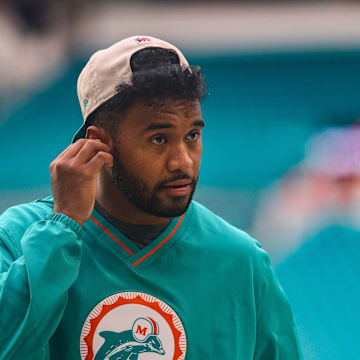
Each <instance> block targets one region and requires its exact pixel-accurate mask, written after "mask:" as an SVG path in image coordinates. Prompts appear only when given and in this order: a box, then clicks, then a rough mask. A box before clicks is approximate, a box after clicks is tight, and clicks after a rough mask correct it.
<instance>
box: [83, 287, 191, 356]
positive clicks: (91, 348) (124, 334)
mask: <svg viewBox="0 0 360 360" xmlns="http://www.w3.org/2000/svg"><path fill="white" fill-rule="evenodd" d="M80 353H81V358H82V359H83V360H147V359H149V360H150V359H151V360H157V359H158V360H183V359H185V353H186V337H185V331H184V328H183V326H182V323H181V321H180V319H179V317H178V316H177V314H176V313H175V312H174V310H173V309H172V308H170V307H169V306H168V305H167V304H166V303H164V302H162V301H161V300H159V299H157V298H155V297H153V296H151V295H148V294H144V293H138V292H123V293H118V294H115V295H112V296H109V297H108V298H106V299H104V300H103V301H101V302H100V303H99V304H98V305H97V306H96V307H95V308H94V309H93V310H92V311H91V313H90V314H89V316H88V318H87V319H86V321H85V323H84V326H83V330H82V333H81V339H80Z"/></svg>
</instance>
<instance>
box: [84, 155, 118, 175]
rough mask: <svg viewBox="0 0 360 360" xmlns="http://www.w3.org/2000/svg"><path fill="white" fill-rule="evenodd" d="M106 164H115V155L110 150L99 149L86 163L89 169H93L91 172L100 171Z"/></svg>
mask: <svg viewBox="0 0 360 360" xmlns="http://www.w3.org/2000/svg"><path fill="white" fill-rule="evenodd" d="M104 164H106V165H108V166H113V156H112V155H111V154H110V153H108V152H104V151H99V152H98V153H96V155H95V156H94V157H93V158H92V159H91V160H90V161H89V162H88V163H87V164H86V167H87V168H88V169H91V172H98V171H99V170H100V169H101V167H102V166H103V165H104Z"/></svg>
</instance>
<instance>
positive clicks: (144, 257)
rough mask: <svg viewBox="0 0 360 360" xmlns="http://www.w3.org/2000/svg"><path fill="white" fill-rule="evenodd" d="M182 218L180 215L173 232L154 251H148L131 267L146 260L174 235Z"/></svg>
mask: <svg viewBox="0 0 360 360" xmlns="http://www.w3.org/2000/svg"><path fill="white" fill-rule="evenodd" d="M183 218H184V214H183V215H181V217H180V219H179V221H178V223H177V224H176V226H175V227H174V229H173V231H172V232H171V233H170V234H169V235H168V236H167V237H166V238H165V239H164V240H163V241H162V242H161V243H160V244H159V245H158V246H156V247H155V248H154V249H152V250H151V251H149V252H148V253H147V254H146V255H144V256H143V257H142V258H141V259H139V260H138V261H136V262H134V263H133V265H134V266H137V265H139V264H140V263H141V262H142V261H144V260H145V259H146V258H148V257H149V256H150V255H151V254H153V253H154V252H155V251H157V250H159V249H160V248H161V247H162V246H163V245H164V244H165V243H166V242H167V241H168V240H169V239H170V238H171V237H172V236H173V235H174V234H175V233H176V230H177V229H178V228H179V226H180V224H181V222H182V221H183Z"/></svg>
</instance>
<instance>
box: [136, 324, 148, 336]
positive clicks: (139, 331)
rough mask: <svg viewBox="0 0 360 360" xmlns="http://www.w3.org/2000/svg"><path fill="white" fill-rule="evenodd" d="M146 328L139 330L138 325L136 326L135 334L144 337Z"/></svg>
mask: <svg viewBox="0 0 360 360" xmlns="http://www.w3.org/2000/svg"><path fill="white" fill-rule="evenodd" d="M146 331H147V327H144V328H143V329H142V328H141V326H140V325H138V326H137V329H136V333H137V334H141V335H144V336H146Z"/></svg>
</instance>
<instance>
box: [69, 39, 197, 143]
mask: <svg viewBox="0 0 360 360" xmlns="http://www.w3.org/2000/svg"><path fill="white" fill-rule="evenodd" d="M150 47H157V48H165V49H168V50H170V51H172V52H174V53H176V54H177V56H178V57H179V60H180V66H181V67H187V68H190V67H189V63H188V62H187V60H186V58H185V57H184V55H183V54H182V53H181V51H180V50H179V49H178V48H177V47H175V46H174V45H172V44H170V43H168V42H166V41H164V40H160V39H157V38H154V37H152V36H147V35H136V36H131V37H129V38H126V39H124V40H121V41H119V42H117V43H115V44H114V45H112V46H110V47H108V48H106V49H104V50H99V51H97V52H96V53H95V54H93V55H92V56H91V57H90V59H89V61H88V63H87V64H86V65H85V67H84V68H83V70H82V71H81V73H80V75H79V78H78V82H77V93H78V98H79V102H80V107H81V111H82V114H83V119H84V124H83V125H82V126H81V128H80V129H79V130H78V131H77V132H76V134H75V135H74V138H73V142H75V141H76V140H78V139H80V138H83V137H85V134H86V119H87V118H88V116H89V115H90V114H91V113H92V112H94V111H95V110H96V109H97V108H98V107H99V106H100V105H102V104H103V103H105V102H106V101H107V100H109V99H110V98H112V97H113V96H114V95H116V93H117V90H116V88H117V86H119V85H121V84H129V85H131V82H132V70H131V66H130V60H131V57H132V55H134V54H135V53H136V52H137V51H139V50H141V49H144V48H150Z"/></svg>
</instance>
